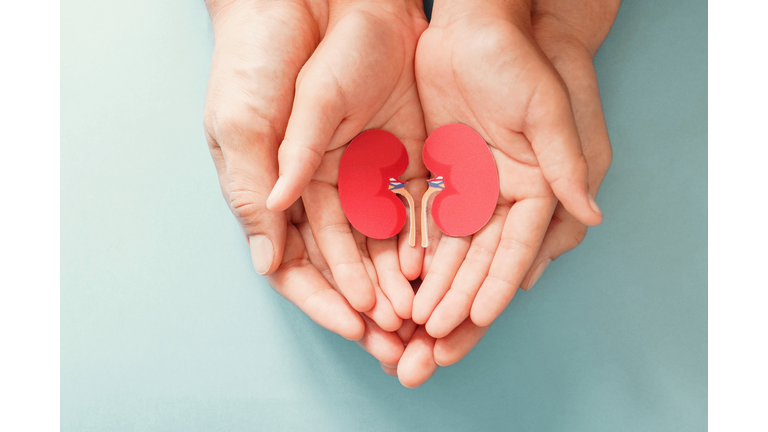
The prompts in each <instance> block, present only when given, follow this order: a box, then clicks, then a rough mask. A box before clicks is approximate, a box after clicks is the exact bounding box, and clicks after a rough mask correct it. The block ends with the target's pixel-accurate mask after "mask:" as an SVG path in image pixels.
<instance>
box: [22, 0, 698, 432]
mask: <svg viewBox="0 0 768 432" xmlns="http://www.w3.org/2000/svg"><path fill="white" fill-rule="evenodd" d="M61 23H62V27H61V35H62V41H61V47H62V56H61V59H62V60H61V62H62V64H61V78H62V81H61V82H62V90H61V96H62V98H61V100H62V102H61V120H62V122H61V131H62V132H61V133H62V141H61V148H62V152H61V198H62V199H61V240H62V241H61V264H62V265H61V282H62V284H61V291H62V292H61V293H62V295H61V312H62V314H61V424H62V430H63V431H78V432H79V431H177V430H178V431H214V430H222V431H242V430H265V431H266V430H270V431H271V430H314V431H360V430H371V431H396V430H419V431H426V430H435V431H454V430H456V431H465V430H476V431H480V430H483V431H484V430H528V431H701V430H705V429H706V427H707V426H706V413H707V279H706V272H707V213H706V212H707V207H706V204H707V183H706V178H707V147H706V145H707V90H706V84H707V42H706V37H707V30H706V25H707V5H706V3H705V2H704V1H678V2H666V1H661V0H654V1H625V4H623V5H622V8H621V11H620V12H619V16H618V19H617V20H616V24H615V26H614V29H613V31H612V32H611V34H610V36H609V37H608V39H607V41H606V42H605V44H604V46H603V48H602V49H601V51H600V52H599V54H598V56H597V58H596V66H597V71H598V75H599V79H600V86H601V91H602V95H603V102H604V107H605V113H606V118H607V122H608V127H609V132H610V136H611V139H612V142H613V146H614V162H613V165H612V167H611V171H610V172H609V173H608V176H607V178H606V179H605V182H604V184H603V185H604V186H603V188H602V190H601V194H600V197H599V201H600V204H601V206H602V209H603V211H604V213H605V215H606V218H605V222H604V223H603V224H602V225H601V226H599V227H597V228H594V229H592V230H590V233H589V235H588V236H587V238H586V240H585V241H584V243H583V244H582V245H581V246H580V247H579V248H577V249H576V250H574V251H573V252H571V253H569V254H567V255H565V256H563V257H562V258H561V259H559V260H557V261H556V262H555V263H553V264H552V265H551V266H550V268H549V269H548V271H547V273H546V274H545V275H544V276H543V277H542V279H541V280H540V281H539V283H538V284H537V286H536V287H535V289H533V290H532V291H530V292H528V293H524V292H521V293H519V294H518V296H517V297H516V298H515V300H514V301H513V303H512V304H511V306H510V307H509V308H508V309H507V311H506V312H505V313H504V314H503V315H502V316H501V317H500V318H499V319H498V320H497V321H496V323H495V324H494V326H493V327H492V328H491V330H490V331H489V332H488V334H487V335H486V337H485V338H484V340H483V341H482V342H481V343H480V344H479V345H478V347H477V348H476V349H475V350H474V351H473V352H471V353H470V354H469V355H468V356H467V357H466V358H465V359H464V360H463V361H461V362H460V363H458V364H457V365H455V366H452V367H449V368H446V369H441V370H439V371H438V372H437V373H436V374H435V376H434V377H433V378H432V379H431V380H430V381H428V382H427V383H426V384H424V385H423V386H422V387H420V388H418V389H415V390H408V389H405V388H403V387H402V386H400V384H399V383H398V381H397V379H395V378H391V377H389V376H386V375H385V374H384V373H382V372H381V371H380V369H379V365H378V362H377V361H375V360H374V359H373V358H372V357H371V356H369V355H368V354H367V353H365V352H364V351H363V350H362V349H361V348H359V347H358V346H357V345H356V344H354V343H351V342H348V341H346V340H344V339H342V338H341V337H339V336H336V335H334V334H332V333H330V332H328V331H326V330H324V329H322V328H320V327H318V326H317V325H315V324H314V323H313V322H312V321H310V320H309V319H308V318H307V317H305V316H304V315H303V314H302V313H301V312H300V311H299V310H298V309H296V308H294V307H293V306H292V305H290V304H289V303H288V302H287V301H285V300H284V299H282V298H281V297H280V296H279V295H277V294H276V293H275V292H274V291H272V290H271V289H270V288H269V286H268V285H267V284H266V282H265V281H264V279H262V278H261V277H259V276H257V275H256V274H255V273H254V271H253V269H252V268H251V262H250V258H249V255H248V250H247V247H246V244H245V242H244V241H243V239H242V237H241V234H240V232H239V229H238V228H237V226H236V223H235V221H234V219H233V218H232V216H231V214H230V213H229V211H228V210H227V208H226V206H225V204H224V201H223V199H222V198H221V196H220V192H219V189H218V185H217V181H216V177H215V174H214V168H213V164H212V162H211V160H210V157H209V155H208V151H207V149H206V144H205V140H204V137H203V132H202V125H201V123H202V121H201V119H202V110H203V103H204V95H205V86H206V80H207V75H208V69H209V65H210V57H211V52H212V45H213V42H212V36H211V30H210V24H209V23H208V18H207V15H206V12H205V9H204V6H203V2H202V0H196V1H189V0H184V1H182V0H172V1H161V2H158V1H149V0H136V1H130V2H103V1H95V0H69V1H66V2H64V3H63V5H62V18H61ZM40 229H45V227H40ZM41 271H44V270H42V269H41ZM30 343H34V341H30Z"/></svg>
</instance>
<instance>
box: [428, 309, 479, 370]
mask: <svg viewBox="0 0 768 432" xmlns="http://www.w3.org/2000/svg"><path fill="white" fill-rule="evenodd" d="M486 331H488V327H478V326H476V325H475V324H474V323H472V321H471V320H468V319H467V320H464V322H462V323H461V324H459V326H458V327H456V328H455V329H454V330H453V331H452V332H451V333H450V334H449V335H448V336H446V337H444V338H442V339H437V341H436V342H435V348H434V356H435V363H437V364H438V365H440V366H450V365H452V364H455V363H456V362H458V361H459V360H461V359H463V358H464V356H466V355H467V353H468V352H470V351H472V348H474V347H475V345H477V343H478V342H480V339H482V338H483V335H485V332H486Z"/></svg>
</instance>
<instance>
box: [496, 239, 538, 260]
mask: <svg viewBox="0 0 768 432" xmlns="http://www.w3.org/2000/svg"><path fill="white" fill-rule="evenodd" d="M499 250H500V251H502V252H504V253H505V254H508V255H516V256H526V255H527V254H533V253H534V252H536V250H535V248H534V247H533V246H531V245H529V244H527V243H525V242H522V241H520V240H517V239H514V238H502V239H501V241H500V242H499Z"/></svg>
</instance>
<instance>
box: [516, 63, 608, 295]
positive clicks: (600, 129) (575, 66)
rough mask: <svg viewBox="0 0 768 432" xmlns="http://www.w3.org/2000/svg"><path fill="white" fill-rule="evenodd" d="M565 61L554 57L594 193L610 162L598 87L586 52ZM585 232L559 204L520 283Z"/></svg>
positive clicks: (532, 280)
mask: <svg viewBox="0 0 768 432" xmlns="http://www.w3.org/2000/svg"><path fill="white" fill-rule="evenodd" d="M567 60H568V61H567V62H565V61H555V62H554V65H555V68H557V70H558V72H560V75H561V76H562V77H563V81H565V83H566V85H567V86H568V92H569V93H570V95H571V102H572V105H573V113H574V118H575V119H576V126H577V128H578V131H579V136H580V138H581V142H582V147H583V149H584V156H585V157H586V159H587V164H588V165H589V189H590V193H591V194H592V195H593V196H596V195H597V190H598V189H599V187H600V183H601V182H602V181H603V178H604V177H605V174H606V172H607V171H608V167H609V166H610V164H611V157H612V154H611V142H610V139H609V138H608V130H607V128H606V125H605V117H604V115H603V109H602V106H601V103H600V91H599V89H598V86H597V76H596V75H595V69H594V67H593V66H592V61H591V60H590V58H589V56H588V55H587V54H586V53H581V54H580V55H579V53H578V52H577V53H575V54H574V56H571V57H569V58H568V59H567ZM586 233H587V227H586V225H584V224H582V223H581V222H579V221H578V220H577V219H576V218H575V217H573V216H572V215H571V214H570V213H568V212H567V211H566V210H565V208H564V207H563V206H562V204H558V206H557V208H556V209H555V213H554V215H553V216H552V220H551V221H550V223H549V228H547V234H546V235H545V236H544V242H543V243H542V245H541V249H539V253H538V255H537V256H536V259H534V261H533V265H532V266H531V269H530V270H529V271H528V274H527V275H526V276H525V278H524V279H523V283H522V285H521V287H522V288H523V289H526V290H527V289H530V288H531V287H532V286H533V285H534V284H535V283H536V281H537V280H538V279H539V278H540V277H541V275H542V274H543V273H544V271H545V270H546V269H547V266H548V265H549V264H550V263H551V262H552V261H553V260H555V259H557V258H558V257H559V256H560V255H562V254H564V253H565V252H568V251H569V250H571V249H573V248H575V247H576V246H577V245H578V244H579V243H581V241H582V240H583V239H584V236H585V235H586Z"/></svg>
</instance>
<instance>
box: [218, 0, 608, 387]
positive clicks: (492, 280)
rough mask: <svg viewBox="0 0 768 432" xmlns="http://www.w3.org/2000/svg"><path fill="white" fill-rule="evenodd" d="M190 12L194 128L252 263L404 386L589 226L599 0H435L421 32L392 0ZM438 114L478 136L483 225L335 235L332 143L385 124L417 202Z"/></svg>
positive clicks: (604, 0)
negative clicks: (198, 88)
mask: <svg viewBox="0 0 768 432" xmlns="http://www.w3.org/2000/svg"><path fill="white" fill-rule="evenodd" d="M208 9H209V12H210V15H211V22H212V24H213V29H214V36H215V41H216V47H215V50H214V56H213V61H212V68H211V75H210V78H209V87H208V95H207V101H206V113H205V131H206V137H207V140H208V143H209V148H210V150H211V154H212V156H213V159H214V162H215V165H216V168H217V172H218V175H219V182H220V185H221V189H222V193H223V195H224V197H225V198H226V199H227V201H228V204H229V205H230V208H231V209H232V211H233V213H234V214H235V216H236V217H237V219H238V221H239V223H240V225H241V227H242V229H243V232H244V234H245V236H246V237H247V238H248V241H249V246H250V249H251V254H252V257H253V261H254V267H255V269H256V270H257V271H258V272H259V273H261V274H266V275H268V276H267V278H268V280H269V282H270V284H271V285H272V286H273V287H274V288H275V289H276V290H277V291H278V292H279V293H280V294H281V295H283V296H284V297H286V298H287V299H288V300H290V301H291V302H292V303H294V304H296V305H297V306H298V307H299V308H300V309H301V310H303V311H304V312H305V313H307V315H309V316H310V317H311V318H312V319H313V320H314V321H315V322H317V323H318V324H320V325H322V326H323V327H326V328H328V329H329V330H331V331H334V332H336V333H338V334H340V335H342V336H344V337H345V338H348V339H352V340H357V341H358V343H359V344H360V345H361V346H363V348H365V349H366V350H367V351H368V352H370V353H371V354H372V355H373V356H374V357H375V358H377V359H378V360H379V361H380V362H381V364H382V368H383V369H384V370H385V371H386V372H387V373H390V374H392V375H397V376H398V377H399V378H400V381H401V382H402V383H403V384H404V385H406V386H408V387H413V386H417V385H419V384H421V383H423V382H424V381H426V380H427V379H428V378H429V377H430V376H431V375H432V373H434V371H435V370H436V369H437V367H438V365H441V366H447V365H450V364H453V363H455V362H456V361H458V360H460V359H461V358H462V357H463V356H464V355H465V354H466V353H467V352H469V350H471V349H472V347H474V345H475V344H476V343H477V342H478V341H479V340H480V338H482V336H483V334H484V333H485V331H486V329H487V327H488V326H489V325H490V324H491V323H492V321H493V320H494V319H495V318H496V317H497V316H498V315H499V314H500V313H501V312H502V311H503V309H504V307H506V305H507V304H508V302H509V301H510V300H511V299H512V297H513V296H514V294H515V292H516V290H517V287H520V286H522V287H523V288H526V289H527V288H530V286H532V285H533V284H534V283H535V282H536V280H537V279H538V277H539V276H540V275H541V273H542V272H543V271H544V269H545V268H546V266H547V264H548V263H549V262H551V260H553V259H555V258H557V257H558V256H559V255H560V254H562V253H564V252H565V251H567V250H570V249H571V248H573V247H575V246H576V245H577V244H578V243H579V242H580V241H581V239H582V238H583V237H584V235H585V233H586V225H593V224H596V223H599V222H600V220H601V217H602V215H601V214H600V212H599V209H598V208H597V206H596V204H595V203H594V194H595V193H596V192H597V188H598V187H599V185H600V182H601V180H602V178H603V177H604V175H605V173H606V171H607V169H608V166H609V164H610V158H611V150H610V143H609V141H608V136H607V131H606V128H605V121H604V118H603V115H602V109H601V106H600V98H599V93H598V89H597V81H596V77H595V73H594V69H593V67H592V57H593V56H594V54H595V52H596V51H597V49H598V47H599V46H600V44H601V43H602V41H603V39H604V38H605V36H606V35H607V33H608V31H609V30H610V27H611V25H612V23H613V19H614V17H615V14H616V12H617V10H618V1H616V0H590V1H588V2H579V3H573V2H567V1H565V0H545V1H537V2H534V3H533V4H529V3H526V2H502V1H499V2H494V1H491V2H487V1H486V2H482V3H481V4H477V5H474V4H472V2H470V1H464V2H458V1H456V2H453V1H448V2H445V3H437V4H435V7H434V10H433V16H432V22H431V24H429V26H428V24H427V21H426V18H425V17H424V13H423V10H422V6H421V3H420V2H418V3H416V2H413V1H411V0H390V1H378V2H377V1H372V2H361V1H358V2H354V1H353V2H340V1H334V0H330V1H328V0H286V1H267V0H263V1H259V0H256V1H242V0H230V1H226V0H225V1H215V0H211V1H209V2H208ZM448 123H464V124H467V125H469V126H471V127H472V128H473V129H475V130H476V131H477V132H478V133H480V134H481V135H482V136H483V138H484V139H485V140H486V142H487V143H488V144H489V146H490V147H491V151H492V153H493V155H494V158H495V160H496V163H497V167H498V170H499V178H500V192H501V193H500V197H499V201H498V205H497V207H496V211H495V212H494V215H493V216H492V218H491V220H490V222H489V223H488V224H487V225H486V226H485V227H484V228H483V229H481V230H480V231H479V232H478V233H476V234H475V235H473V236H468V237H461V238H454V237H448V236H442V235H441V233H440V232H439V230H437V229H436V228H435V227H434V226H431V227H430V228H429V232H428V233H427V235H428V236H429V240H430V242H429V243H430V245H429V247H428V248H426V249H422V248H421V247H419V246H417V247H415V248H412V247H410V246H409V245H408V238H407V235H408V233H407V232H404V233H401V235H399V236H398V237H397V238H391V239H386V240H376V239H369V238H365V237H364V236H362V235H361V234H360V233H359V232H357V231H355V230H354V229H352V228H351V227H350V225H349V223H348V222H347V220H346V217H345V216H344V213H343V211H342V209H341V205H340V203H339V199H338V189H337V177H338V165H339V161H340V159H341V154H342V153H343V151H344V148H345V146H346V144H347V143H348V142H349V141H350V140H351V139H352V138H353V137H354V136H355V135H357V134H358V133H359V132H361V131H363V130H366V129H371V128H377V129H384V130H387V131H389V132H391V133H393V134H394V135H395V136H397V137H398V138H399V139H400V140H401V141H402V142H403V144H404V145H405V146H406V149H407V151H408V155H409V166H408V169H407V171H406V173H405V174H404V175H403V176H401V178H400V180H401V181H406V182H408V183H407V185H406V188H407V189H408V190H409V192H410V193H411V195H412V196H414V197H420V196H422V194H423V192H424V190H425V189H426V178H428V175H429V172H428V171H427V170H426V168H425V167H424V165H423V162H422V160H421V148H422V147H423V144H424V140H425V139H426V136H427V131H430V132H431V131H432V130H434V129H435V128H437V127H439V126H442V125H444V124H448ZM411 180H417V181H411ZM299 197H301V198H302V199H301V200H299V199H298V198H299ZM558 199H559V200H560V203H558ZM422 204H423V205H426V204H427V203H417V207H416V208H417V210H418V208H419V205H422ZM414 216H415V215H410V217H414ZM406 229H407V228H406ZM417 238H418V237H417ZM417 278H420V279H422V280H423V283H422V285H421V287H420V288H419V289H418V291H417V292H416V293H415V294H414V289H413V288H412V286H411V283H410V282H409V281H412V280H415V279H417ZM360 312H362V313H360Z"/></svg>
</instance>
